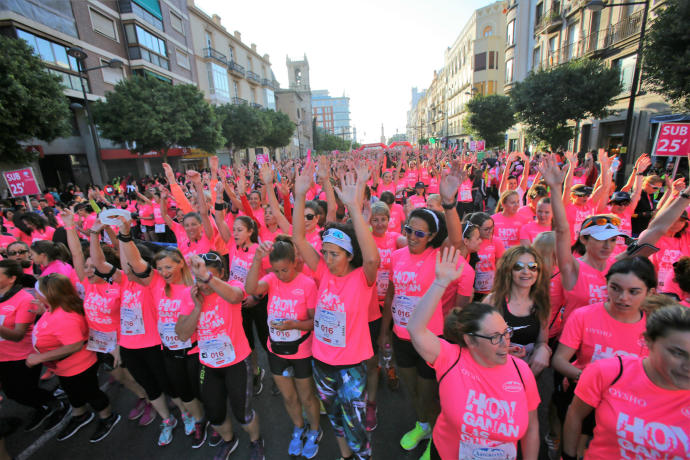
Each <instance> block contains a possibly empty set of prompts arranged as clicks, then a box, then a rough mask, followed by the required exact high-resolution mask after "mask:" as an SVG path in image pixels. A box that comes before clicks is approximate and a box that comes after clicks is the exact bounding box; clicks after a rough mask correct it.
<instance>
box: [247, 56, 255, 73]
mask: <svg viewBox="0 0 690 460" xmlns="http://www.w3.org/2000/svg"><path fill="white" fill-rule="evenodd" d="M247 70H248V71H250V72H251V71H253V70H254V69H253V68H252V58H250V57H249V56H247Z"/></svg>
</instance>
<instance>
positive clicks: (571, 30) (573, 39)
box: [568, 23, 580, 59]
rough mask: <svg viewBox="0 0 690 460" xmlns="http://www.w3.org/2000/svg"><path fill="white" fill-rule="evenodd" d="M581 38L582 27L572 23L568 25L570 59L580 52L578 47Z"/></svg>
mask: <svg viewBox="0 0 690 460" xmlns="http://www.w3.org/2000/svg"><path fill="white" fill-rule="evenodd" d="M579 38H580V29H579V28H578V24H577V23H575V24H570V25H569V26H568V59H573V58H575V57H577V55H578V54H579V53H578V49H577V48H578V46H577V41H578V39H579Z"/></svg>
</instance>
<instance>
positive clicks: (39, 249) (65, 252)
mask: <svg viewBox="0 0 690 460" xmlns="http://www.w3.org/2000/svg"><path fill="white" fill-rule="evenodd" d="M31 260H33V261H34V264H35V265H38V266H39V267H40V269H41V276H46V275H49V274H51V273H60V274H61V275H65V276H66V277H68V278H69V279H70V280H72V282H73V283H74V285H75V286H77V291H78V292H79V293H80V294H83V289H84V288H83V287H82V286H81V283H80V282H79V279H78V277H77V273H76V272H75V271H74V268H73V267H72V266H71V265H70V264H69V262H71V255H70V252H69V249H67V246H65V245H64V244H62V243H54V242H52V241H34V242H33V243H32V244H31Z"/></svg>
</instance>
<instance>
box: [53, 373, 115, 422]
mask: <svg viewBox="0 0 690 460" xmlns="http://www.w3.org/2000/svg"><path fill="white" fill-rule="evenodd" d="M99 365H100V363H99V362H96V363H94V364H93V365H92V366H91V367H89V368H88V369H86V370H85V371H84V372H82V373H80V374H77V375H73V376H71V377H62V376H60V377H59V378H60V386H61V387H62V389H63V390H65V393H67V398H68V399H69V403H70V404H71V405H72V407H82V406H84V405H85V404H86V403H89V405H91V407H92V408H93V410H95V411H96V412H100V411H102V410H103V409H105V408H106V407H108V405H109V404H110V400H109V399H108V396H107V395H106V394H105V393H103V392H102V391H101V389H100V388H98V366H99Z"/></svg>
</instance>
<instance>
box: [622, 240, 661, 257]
mask: <svg viewBox="0 0 690 460" xmlns="http://www.w3.org/2000/svg"><path fill="white" fill-rule="evenodd" d="M657 252H659V248H657V247H656V246H654V245H652V244H649V243H642V244H638V243H633V244H631V245H630V246H628V249H627V251H626V254H627V256H628V257H636V256H639V257H649V256H651V255H652V254H654V253H657Z"/></svg>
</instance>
